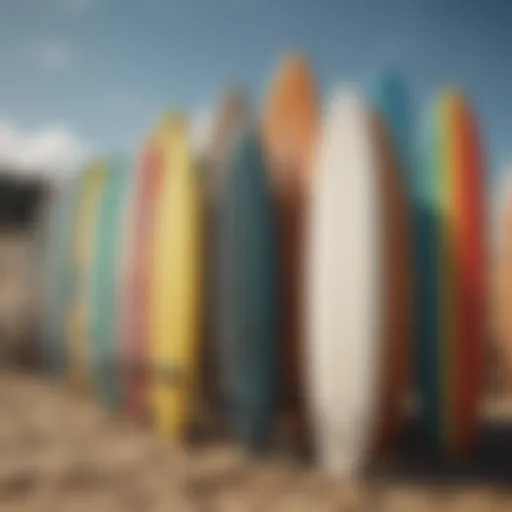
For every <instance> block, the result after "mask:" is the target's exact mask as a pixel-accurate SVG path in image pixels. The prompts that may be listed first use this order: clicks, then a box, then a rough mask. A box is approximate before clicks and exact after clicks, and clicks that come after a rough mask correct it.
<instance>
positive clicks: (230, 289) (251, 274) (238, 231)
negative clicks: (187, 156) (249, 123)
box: [217, 128, 279, 451]
mask: <svg viewBox="0 0 512 512" xmlns="http://www.w3.org/2000/svg"><path fill="white" fill-rule="evenodd" d="M267 177H268V169H267V168H266V164H265V162H264V159H263V155H262V148H261V142H260V135H259V133H258V131H256V130H255V129H253V128H245V129H243V130H241V131H240V132H239V137H238V138H237V142H236V143H235V144H234V148H233V150H232V152H231V154H230V157H229V158H228V164H227V168H226V175H225V183H224V185H225V186H224V187H223V191H222V197H221V201H220V204H221V205H222V206H221V209H220V210H221V211H220V212H219V229H218V231H217V233H218V236H219V241H218V242H219V244H218V246H219V247H218V248H219V251H220V252H219V259H218V262H217V263H218V265H219V266H218V270H219V272H218V290H219V292H220V293H219V296H218V301H217V307H218V310H217V311H218V321H217V328H218V329H219V331H218V337H217V343H218V347H217V350H218V354H219V363H220V371H219V375H220V376H221V378H222V391H223V395H224V400H225V402H224V403H225V404H226V406H227V410H226V414H227V418H228V423H229V427H230V429H231V431H232V432H233V434H234V435H235V437H236V438H237V439H238V440H239V441H240V442H241V443H242V445H243V446H244V447H246V448H247V449H249V450H250V451H257V450H260V449H262V448H263V447H264V445H265V443H266V442H267V441H268V438H269V435H270V431H271V427H272V424H273V419H274V414H275V405H276V394H277V379H276V367H277V366H276V365H277V357H278V319H279V314H278V297H277V291H278V286H277V280H278V272H277V249H276V247H277V245H276V244H277V240H276V233H275V219H274V214H273V207H272V199H271V195H270V189H269V185H268V182H267Z"/></svg>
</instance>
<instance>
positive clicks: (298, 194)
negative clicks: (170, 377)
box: [262, 55, 318, 441]
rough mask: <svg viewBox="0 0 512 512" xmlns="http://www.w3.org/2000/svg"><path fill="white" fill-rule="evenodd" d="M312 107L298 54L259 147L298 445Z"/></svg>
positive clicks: (268, 113) (274, 98)
mask: <svg viewBox="0 0 512 512" xmlns="http://www.w3.org/2000/svg"><path fill="white" fill-rule="evenodd" d="M317 118H318V104H317V94H316V87H315V83H314V79H313V77H312V74H311V72H310V70H309V67H308V64H307V62H306V60H305V59H304V57H302V56H301V55H290V56H288V57H286V58H285V59H284V60H283V61H282V63H281V64H280V66H279V67H278V69H277V72H276V75H275V77H274V79H273V81H272V84H271V87H270V89H269V93H268V96H267V101H266V106H265V108H264V112H263V118H262V125H263V143H264V148H265V152H266V156H267V159H268V162H269V164H270V173H271V176H270V177H271V183H272V186H273V190H274V195H275V199H276V210H277V219H278V235H279V252H280V268H281V276H282V287H281V290H280V297H281V299H282V304H281V307H282V311H283V331H284V332H283V333H282V340H283V349H282V351H281V352H282V355H281V361H280V363H281V371H280V375H282V378H283V382H282V386H281V396H280V400H279V403H280V407H281V409H283V412H284V413H285V419H286V424H287V425H288V426H289V428H290V429H291V435H292V438H295V440H296V441H301V440H302V441H304V440H305V439H304V438H305V437H307V425H306V422H305V414H304V401H305V400H304V389H303V386H304V381H305V379H304V375H303V371H302V363H303V353H302V339H301V332H302V329H301V325H300V318H301V303H300V297H301V296H302V295H303V294H302V290H301V288H302V282H301V281H302V274H303V263H302V253H303V235H304V221H305V215H304V214H305V208H304V205H305V201H304V198H305V196H306V195H307V193H308V189H309V181H310V180H309V178H310V172H311V158H312V150H313V147H314V143H315V139H316V133H317V124H318V119H317Z"/></svg>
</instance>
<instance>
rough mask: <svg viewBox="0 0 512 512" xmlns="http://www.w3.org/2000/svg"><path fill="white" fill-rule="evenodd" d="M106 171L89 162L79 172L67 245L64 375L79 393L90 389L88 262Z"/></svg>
mask: <svg viewBox="0 0 512 512" xmlns="http://www.w3.org/2000/svg"><path fill="white" fill-rule="evenodd" d="M106 173H107V166H106V164H104V163H103V162H99V161H98V162H94V163H91V164H90V165H89V166H88V167H87V168H86V169H85V170H84V171H83V176H82V179H81V185H80V192H79V193H78V195H77V205H76V213H75V222H74V226H75V229H74V239H73V241H72V245H71V251H72V255H71V258H72V262H73V267H74V272H73V289H72V296H71V306H70V309H69V313H68V329H67V331H68V336H67V345H68V375H69V381H70V384H71V387H72V389H74V390H76V391H77V392H79V393H82V394H89V393H90V392H91V389H92V377H91V371H90V329H89V327H90V325H89V320H90V319H89V316H90V315H89V304H90V300H89V296H90V292H91V265H92V256H93V249H94V247H93V244H94V241H95V239H96V237H95V232H96V227H97V219H98V212H99V202H100V199H101V194H102V192H103V189H104V183H105V177H106Z"/></svg>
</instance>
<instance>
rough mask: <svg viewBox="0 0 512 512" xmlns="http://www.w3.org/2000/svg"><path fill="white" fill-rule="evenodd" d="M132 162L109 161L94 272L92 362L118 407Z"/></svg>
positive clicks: (104, 399)
mask: <svg viewBox="0 0 512 512" xmlns="http://www.w3.org/2000/svg"><path fill="white" fill-rule="evenodd" d="M130 166H131V164H130V163H129V161H128V160H126V159H122V158H117V159H111V160H109V162H108V174H107V176H106V178H105V184H104V192H103V194H102V196H101V199H100V201H99V206H98V207H99V212H98V220H97V222H98V228H97V229H96V233H95V236H96V243H95V244H94V248H93V260H92V275H91V286H92V292H91V304H90V310H91V333H92V336H91V347H90V350H91V364H92V372H93V384H94V390H95V393H96V396H97V397H98V399H99V402H100V403H101V404H102V405H104V406H105V407H106V408H108V409H111V410H118V409H119V408H120V407H121V404H122V375H121V348H122V347H121V345H120V343H119V334H118V331H117V310H118V308H119V307H120V299H121V298H120V296H119V295H118V293H117V292H118V284H119V281H118V279H119V277H120V276H119V273H118V272H119V267H120V265H121V261H122V260H121V253H120V249H121V243H122V234H123V227H124V226H123V220H124V215H125V211H126V210H125V207H126V199H127V193H128V191H129V188H128V187H129V183H130V178H131V167H130Z"/></svg>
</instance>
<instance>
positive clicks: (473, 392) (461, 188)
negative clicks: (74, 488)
mask: <svg viewBox="0 0 512 512" xmlns="http://www.w3.org/2000/svg"><path fill="white" fill-rule="evenodd" d="M448 101H449V103H448V105H447V109H448V112H447V115H448V116H449V120H448V122H449V124H450V127H451V130H452V132H451V136H452V137H453V140H454V142H453V144H454V145H453V153H452V156H453V160H452V162H453V165H454V171H453V172H454V190H453V194H454V196H453V199H454V207H455V209H456V211H457V215H456V217H455V223H454V226H453V227H454V233H453V235H454V248H455V249H454V250H455V257H456V265H457V274H458V275H457V276H456V278H457V281H456V286H455V291H454V296H455V299H454V300H455V302H456V304H455V307H456V309H457V312H458V329H457V331H456V334H457V340H456V342H455V344H454V350H455V351H456V352H457V354H456V358H455V360H454V364H455V365H456V366H455V367H454V369H453V370H454V372H453V374H452V379H453V386H452V388H451V393H452V403H453V404H454V407H453V410H452V411H451V415H452V419H451V428H450V431H451V434H452V435H451V436H450V437H452V442H451V443H450V444H451V446H452V449H453V450H454V452H455V453H457V454H461V453H462V454H464V453H466V452H467V451H468V450H469V449H470V448H471V445H472V444H473V442H474V439H475V437H476V430H477V421H478V403H479V399H480V397H481V392H482V388H483V380H484V379H483V367H484V363H483V361H484V343H485V341H484V340H485V334H486V333H485V326H486V322H485V268H486V256H485V243H486V240H485V203H484V197H485V182H484V163H483V154H482V147H481V144H480V140H479V133H478V128H477V124H476V120H475V118H474V116H473V114H472V109H471V106H470V105H469V103H468V101H467V100H466V99H465V98H464V96H463V95H462V94H461V93H457V92H456V93H453V94H452V96H451V97H450V98H449V100H448ZM456 320H457V319H456Z"/></svg>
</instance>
